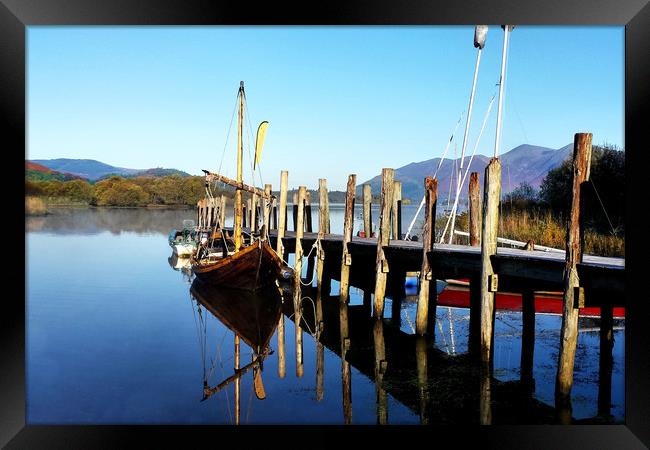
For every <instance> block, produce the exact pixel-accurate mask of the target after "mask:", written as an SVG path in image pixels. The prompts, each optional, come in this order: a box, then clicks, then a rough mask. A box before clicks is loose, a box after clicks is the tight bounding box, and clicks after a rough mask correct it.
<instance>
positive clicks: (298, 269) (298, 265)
mask: <svg viewBox="0 0 650 450" xmlns="http://www.w3.org/2000/svg"><path fill="white" fill-rule="evenodd" d="M306 192H307V188H306V187H305V186H300V187H299V188H298V194H297V202H296V203H297V209H298V210H297V217H296V219H297V220H296V251H295V258H296V259H295V262H294V266H293V271H294V285H293V308H294V318H295V319H294V323H295V325H296V327H295V328H296V376H298V377H302V375H303V373H304V366H303V353H302V328H301V327H300V320H301V319H302V292H301V284H302V256H303V250H302V237H303V231H304V217H305V196H306Z"/></svg>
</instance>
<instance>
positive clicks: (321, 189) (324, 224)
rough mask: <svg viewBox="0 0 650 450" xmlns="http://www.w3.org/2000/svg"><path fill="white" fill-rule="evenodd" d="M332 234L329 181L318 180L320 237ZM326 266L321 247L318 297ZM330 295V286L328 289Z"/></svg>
mask: <svg viewBox="0 0 650 450" xmlns="http://www.w3.org/2000/svg"><path fill="white" fill-rule="evenodd" d="M329 232H330V207H329V199H328V197H327V180H325V179H324V178H321V179H319V180H318V237H319V238H320V239H323V237H325V235H326V234H329ZM324 266H325V252H324V251H323V247H322V245H319V254H318V263H317V264H316V297H318V298H320V296H321V295H322V293H323V269H324ZM326 289H327V294H329V286H327V287H326Z"/></svg>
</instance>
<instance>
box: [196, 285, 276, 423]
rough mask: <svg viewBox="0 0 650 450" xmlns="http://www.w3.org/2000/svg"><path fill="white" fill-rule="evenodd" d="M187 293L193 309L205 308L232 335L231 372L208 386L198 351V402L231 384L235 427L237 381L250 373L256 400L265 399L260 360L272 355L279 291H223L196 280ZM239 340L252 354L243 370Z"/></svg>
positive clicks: (238, 402)
mask: <svg viewBox="0 0 650 450" xmlns="http://www.w3.org/2000/svg"><path fill="white" fill-rule="evenodd" d="M190 294H191V296H192V298H194V299H195V300H196V302H197V306H199V307H203V308H205V310H206V311H209V312H210V313H211V314H212V315H213V316H214V317H216V318H217V319H218V320H219V321H220V322H221V323H223V324H224V325H225V326H226V327H227V328H228V329H229V330H230V331H232V332H233V333H234V334H235V338H234V367H233V373H232V375H230V376H228V377H227V378H225V379H224V380H223V381H221V382H220V383H218V384H216V385H214V386H212V387H211V386H210V385H209V382H208V378H209V371H207V370H206V369H205V346H204V347H203V348H202V350H203V353H204V355H203V358H204V374H203V399H202V400H203V401H204V400H207V399H208V398H210V397H211V396H212V395H214V394H216V393H217V392H219V391H221V390H222V389H224V388H225V387H226V386H228V385H230V384H233V383H234V386H235V424H239V418H240V385H241V378H242V377H243V376H244V375H245V374H246V373H248V372H249V371H251V370H252V371H253V386H254V391H255V395H256V397H257V398H258V399H259V400H264V399H265V398H266V393H265V390H264V384H263V381H262V372H263V369H264V359H265V358H266V357H268V356H269V355H270V354H272V353H273V352H272V351H271V348H270V346H269V342H270V340H271V337H272V336H273V334H274V333H275V329H276V328H277V326H278V323H279V321H280V319H281V314H282V312H281V308H282V296H281V290H280V289H279V288H278V289H268V290H266V291H264V292H258V293H254V292H251V291H243V290H240V289H237V290H234V289H224V288H223V287H214V286H211V285H208V284H205V283H202V282H201V281H200V279H198V278H195V279H194V282H193V283H192V286H191V287H190ZM204 331H205V328H204ZM241 341H243V342H244V343H245V344H246V345H248V346H249V347H250V348H251V350H252V351H253V354H252V358H251V362H250V363H248V364H246V365H244V366H243V367H242V366H240V356H241Z"/></svg>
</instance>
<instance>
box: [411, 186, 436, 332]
mask: <svg viewBox="0 0 650 450" xmlns="http://www.w3.org/2000/svg"><path fill="white" fill-rule="evenodd" d="M424 195H425V209H424V227H423V230H422V268H421V270H420V292H419V293H418V307H417V312H416V319H415V332H416V333H417V334H418V335H420V336H423V335H424V334H426V333H427V325H428V321H429V302H430V298H431V296H432V295H433V296H435V295H436V288H435V282H436V279H435V277H434V275H433V271H432V268H431V263H430V262H429V257H428V253H429V252H430V251H432V250H433V242H434V240H435V231H436V230H435V224H436V204H437V200H438V180H437V179H435V178H433V177H426V178H425V179H424ZM432 281H433V283H434V288H433V293H432V292H431V288H430V285H431V282H432ZM431 317H432V320H434V321H435V318H436V309H435V303H434V304H433V310H432V311H431Z"/></svg>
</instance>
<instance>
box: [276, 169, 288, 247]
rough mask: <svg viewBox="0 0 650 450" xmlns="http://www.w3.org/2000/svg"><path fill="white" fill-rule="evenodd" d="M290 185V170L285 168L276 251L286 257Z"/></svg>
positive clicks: (281, 182)
mask: <svg viewBox="0 0 650 450" xmlns="http://www.w3.org/2000/svg"><path fill="white" fill-rule="evenodd" d="M288 185H289V172H287V171H286V170H283V171H282V172H281V174H280V222H279V223H278V241H277V243H276V246H275V247H276V249H275V251H276V252H277V253H278V255H280V258H284V245H283V244H282V239H284V232H285V230H286V229H287V187H288Z"/></svg>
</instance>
